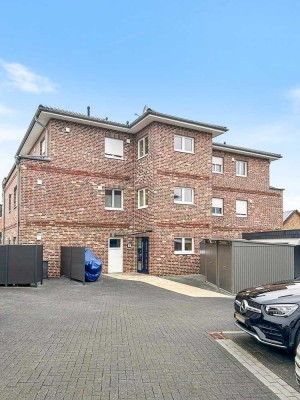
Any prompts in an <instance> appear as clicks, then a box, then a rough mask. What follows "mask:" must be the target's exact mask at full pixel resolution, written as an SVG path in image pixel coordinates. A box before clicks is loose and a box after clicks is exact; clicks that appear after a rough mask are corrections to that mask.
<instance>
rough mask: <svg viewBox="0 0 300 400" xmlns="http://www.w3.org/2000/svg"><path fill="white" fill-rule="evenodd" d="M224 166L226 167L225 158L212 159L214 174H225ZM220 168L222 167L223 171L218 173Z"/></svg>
mask: <svg viewBox="0 0 300 400" xmlns="http://www.w3.org/2000/svg"><path fill="white" fill-rule="evenodd" d="M223 165H224V158H223V157H215V156H213V157H212V172H213V173H214V174H223ZM217 166H220V167H221V171H217V170H216V169H217V168H216V167H217Z"/></svg>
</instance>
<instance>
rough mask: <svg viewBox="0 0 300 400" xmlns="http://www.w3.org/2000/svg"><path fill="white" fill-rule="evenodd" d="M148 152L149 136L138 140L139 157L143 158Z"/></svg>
mask: <svg viewBox="0 0 300 400" xmlns="http://www.w3.org/2000/svg"><path fill="white" fill-rule="evenodd" d="M147 154H148V136H145V137H143V139H141V140H139V141H138V158H142V157H144V156H146V155H147Z"/></svg>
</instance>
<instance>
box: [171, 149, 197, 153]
mask: <svg viewBox="0 0 300 400" xmlns="http://www.w3.org/2000/svg"><path fill="white" fill-rule="evenodd" d="M174 151H178V152H179V153H187V154H195V152H194V151H186V150H178V149H174Z"/></svg>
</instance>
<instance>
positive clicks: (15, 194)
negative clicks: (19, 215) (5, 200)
mask: <svg viewBox="0 0 300 400" xmlns="http://www.w3.org/2000/svg"><path fill="white" fill-rule="evenodd" d="M14 207H17V186H15V187H14Z"/></svg>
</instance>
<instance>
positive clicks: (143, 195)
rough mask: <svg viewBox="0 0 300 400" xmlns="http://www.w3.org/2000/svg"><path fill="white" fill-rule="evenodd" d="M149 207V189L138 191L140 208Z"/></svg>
mask: <svg viewBox="0 0 300 400" xmlns="http://www.w3.org/2000/svg"><path fill="white" fill-rule="evenodd" d="M145 207H148V189H140V190H138V208H145Z"/></svg>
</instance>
